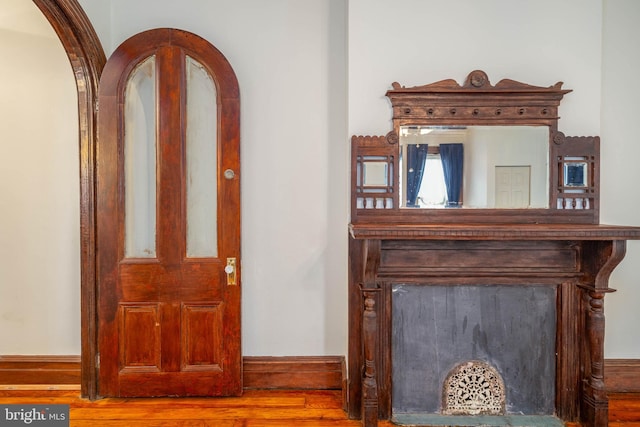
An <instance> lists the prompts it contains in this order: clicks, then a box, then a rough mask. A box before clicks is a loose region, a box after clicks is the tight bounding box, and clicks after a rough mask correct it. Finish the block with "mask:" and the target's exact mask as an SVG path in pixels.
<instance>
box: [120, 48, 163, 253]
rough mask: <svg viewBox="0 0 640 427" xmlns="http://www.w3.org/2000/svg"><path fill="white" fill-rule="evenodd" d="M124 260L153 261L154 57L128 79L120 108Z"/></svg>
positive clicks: (154, 227)
mask: <svg viewBox="0 0 640 427" xmlns="http://www.w3.org/2000/svg"><path fill="white" fill-rule="evenodd" d="M124 169H125V170H124V172H125V175H124V179H125V256H127V257H130V258H155V257H156V76H155V57H153V56H151V57H149V58H148V59H146V60H145V61H144V62H142V63H141V64H140V65H139V66H138V67H137V68H136V69H135V70H133V72H132V73H131V76H130V77H129V81H128V82H127V87H126V91H125V106H124Z"/></svg>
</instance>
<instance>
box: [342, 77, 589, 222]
mask: <svg viewBox="0 0 640 427" xmlns="http://www.w3.org/2000/svg"><path fill="white" fill-rule="evenodd" d="M562 84H563V83H562V82H558V83H556V84H555V85H553V86H549V87H540V86H532V85H529V84H525V83H521V82H517V81H515V80H510V79H504V80H501V81H500V82H498V83H497V84H496V85H495V86H493V85H492V84H491V83H490V82H489V78H488V77H487V74H486V73H485V72H484V71H482V70H474V71H472V72H471V73H470V74H469V75H468V76H467V78H466V80H465V82H464V84H463V85H459V84H458V83H457V82H456V81H455V80H453V79H447V80H442V81H439V82H436V83H431V84H427V85H423V86H415V87H410V88H407V87H403V86H401V85H400V84H399V83H393V84H392V89H390V90H388V91H387V93H386V96H387V97H388V98H389V100H390V101H391V106H392V111H393V116H392V122H393V129H392V130H391V131H390V132H389V133H388V134H387V135H386V136H353V137H352V138H351V143H352V152H351V167H352V170H351V182H352V184H351V219H352V223H354V224H355V223H367V222H369V223H371V222H373V223H407V224H429V223H507V224H509V223H511V224H513V223H515V224H523V223H533V224H536V223H543V224H551V223H564V224H566V223H576V224H597V223H598V222H599V200H600V197H599V176H600V170H599V164H600V139H599V137H597V136H595V137H567V136H565V135H564V134H563V133H562V132H560V131H559V130H558V119H559V116H558V108H559V105H560V101H561V100H562V98H563V97H564V95H565V94H567V93H569V92H571V90H568V89H562ZM461 125H465V126H473V125H476V126H493V125H498V126H501V125H502V126H514V125H526V126H547V127H548V128H549V173H548V176H549V183H548V185H549V191H548V194H549V204H548V206H549V207H548V208H527V209H501V208H498V209H497V208H469V209H464V208H462V209H459V208H457V209H447V208H445V209H428V208H418V209H416V208H401V207H400V203H399V202H400V199H399V197H400V194H399V192H400V191H399V190H400V189H399V185H398V178H399V177H398V176H395V175H397V173H396V174H395V175H392V174H389V179H388V182H386V183H385V184H386V185H380V186H375V187H372V186H364V185H363V181H362V175H363V169H364V164H366V163H367V162H371V161H375V162H380V161H385V162H388V163H389V167H388V170H391V171H399V170H400V169H399V145H400V144H399V135H400V128H401V127H402V126H461ZM576 162H581V163H585V164H586V174H585V175H586V177H587V179H588V181H587V182H585V185H584V186H582V187H579V188H577V187H576V186H575V185H565V178H564V170H565V164H575V163H576Z"/></svg>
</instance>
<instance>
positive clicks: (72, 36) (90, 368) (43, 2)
mask: <svg viewBox="0 0 640 427" xmlns="http://www.w3.org/2000/svg"><path fill="white" fill-rule="evenodd" d="M33 2H34V3H35V5H36V6H37V7H38V8H39V9H40V10H41V11H42V13H43V14H44V16H45V17H46V18H47V20H48V21H49V23H50V24H51V26H52V27H53V29H54V30H55V32H56V33H57V34H58V38H59V39H60V42H61V43H62V45H63V47H64V50H65V52H66V53H67V56H68V57H69V62H70V63H71V68H72V69H73V74H74V77H75V80H76V88H77V90H78V136H79V148H80V262H81V272H80V307H81V309H80V310H81V314H80V323H81V357H80V360H81V362H80V365H81V392H82V396H83V397H87V398H89V399H95V398H96V397H97V389H98V388H97V369H96V364H97V349H98V345H97V325H98V323H97V311H96V297H97V293H96V193H95V188H96V186H95V182H96V169H95V166H96V157H95V153H96V117H97V105H96V104H97V95H98V83H99V81H100V74H101V73H102V69H103V68H104V65H105V63H106V56H105V53H104V50H103V48H102V44H101V43H100V40H99V39H98V35H97V34H96V32H95V30H94V28H93V26H92V25H91V22H90V21H89V18H88V17H87V15H86V14H85V13H84V11H83V10H82V7H81V6H80V4H79V3H78V1H77V0H33Z"/></svg>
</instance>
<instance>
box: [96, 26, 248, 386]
mask: <svg viewBox="0 0 640 427" xmlns="http://www.w3.org/2000/svg"><path fill="white" fill-rule="evenodd" d="M151 57H153V58H154V61H153V68H152V70H153V73H152V77H151V78H150V79H151V81H152V84H155V89H153V90H154V91H155V92H154V93H155V95H154V97H152V99H154V100H155V101H154V102H155V105H154V106H152V107H151V109H152V110H153V112H152V114H154V118H153V120H152V121H151V123H153V124H154V125H155V129H154V130H153V131H152V132H151V134H152V136H151V139H155V153H156V154H155V165H152V166H151V167H152V168H155V172H154V173H155V175H153V177H154V178H153V179H152V180H153V181H154V183H151V185H155V210H154V209H151V212H152V213H151V214H150V215H154V216H153V217H152V218H155V224H156V227H155V239H154V240H155V250H150V251H148V252H147V253H145V254H144V256H145V257H144V258H140V257H139V256H140V255H139V252H136V255H137V256H138V257H133V256H131V255H127V251H125V246H126V243H125V237H126V235H127V233H130V232H131V233H133V231H131V230H130V229H128V228H127V227H130V225H129V223H128V222H127V221H126V220H125V219H126V218H125V217H126V214H127V213H126V212H127V209H128V208H127V205H126V200H127V199H126V197H125V195H126V192H127V191H132V192H133V191H134V190H133V189H131V190H128V189H129V188H132V187H129V186H128V185H127V182H128V181H127V175H126V174H125V169H126V167H127V166H126V163H125V155H127V154H125V153H129V151H127V150H125V145H126V144H130V143H131V142H129V141H130V140H129V141H127V140H126V135H125V133H126V132H127V130H128V129H127V126H130V127H133V125H131V124H130V122H127V121H125V120H124V119H125V114H126V112H127V109H126V108H125V105H126V102H127V99H126V96H128V95H127V93H128V92H127V81H128V80H129V78H130V77H131V76H132V75H134V73H135V70H136V67H137V66H138V65H140V64H142V63H144V61H146V60H147V59H148V58H151ZM187 58H190V59H189V61H192V60H195V61H196V62H197V63H198V64H199V65H200V66H202V68H203V69H204V70H205V71H206V74H207V75H208V76H210V78H211V80H212V81H213V84H214V85H215V91H214V92H215V96H216V100H215V105H216V114H215V115H212V116H211V117H206V118H205V120H215V121H216V122H217V126H216V130H217V135H214V136H213V138H212V139H213V141H212V142H211V143H212V144H216V149H215V153H216V157H215V159H213V160H212V166H211V167H213V168H216V174H215V176H216V179H215V181H213V182H211V183H210V184H209V183H208V184H207V185H211V186H212V187H213V188H215V189H216V196H215V197H216V206H217V212H216V215H215V218H211V221H210V224H209V225H210V226H212V227H216V230H217V231H216V234H215V235H216V236H217V239H218V241H217V250H216V251H214V252H215V254H217V255H216V256H210V257H197V258H196V257H189V256H187V228H188V226H189V224H188V223H187V218H188V217H189V216H188V213H187V209H197V205H188V204H187V191H188V181H189V180H191V179H192V177H191V175H190V174H189V164H188V159H187V154H186V153H187V150H188V144H189V137H188V129H187V123H189V121H188V120H187V118H188V117H189V115H190V114H194V112H193V111H190V110H189V109H188V108H187V97H188V96H189V92H188V85H187V71H186V70H187V65H186V63H187ZM212 92H213V91H212ZM131 93H132V94H133V92H131ZM131 96H133V95H131ZM239 108H240V105H239V92H238V84H237V80H236V78H235V75H234V73H233V70H232V68H231V66H230V65H229V63H228V62H227V60H226V59H225V58H224V56H223V55H222V54H221V53H220V52H219V51H218V50H217V49H216V48H215V47H214V46H212V45H211V44H210V43H208V42H207V41H206V40H204V39H202V38H200V37H198V36H196V35H194V34H191V33H188V32H185V31H181V30H175V29H167V28H164V29H155V30H149V31H146V32H143V33H140V34H137V35H135V36H133V37H131V38H130V39H128V40H127V41H125V42H124V43H123V44H122V45H121V46H120V47H119V48H118V49H117V50H116V51H115V52H114V53H113V55H112V56H111V58H110V59H109V60H108V61H107V65H106V66H105V69H104V72H103V75H102V78H101V81H100V91H99V112H98V145H97V176H98V180H97V183H98V185H97V194H98V197H97V205H98V218H97V225H98V227H97V251H98V268H97V270H98V292H99V296H98V316H99V332H98V345H99V357H100V363H99V394H100V395H102V396H167V395H171V396H222V395H238V394H240V393H241V391H242V380H241V372H242V369H241V351H240V286H239V285H240V283H241V282H240V272H239V271H236V283H237V284H236V285H233V286H230V285H228V284H227V276H226V274H225V272H224V268H225V266H226V265H227V259H229V258H235V259H236V266H239V265H240V182H239V177H240V156H239V127H240V126H239ZM144 112H145V113H147V111H144ZM201 113H202V112H201V111H198V114H201ZM134 125H135V124H134ZM136 143H137V141H136ZM151 158H152V159H153V156H151ZM147 160H148V159H147ZM135 167H138V166H137V165H134V168H135ZM227 170H231V171H233V174H232V176H230V175H229V174H227V176H225V171H227ZM207 182H208V181H207ZM138 196H139V194H135V197H138ZM142 196H143V197H144V196H145V194H142ZM151 204H152V205H153V203H151ZM152 240H153V239H152ZM149 244H151V245H153V242H151V243H149ZM236 268H237V267H236Z"/></svg>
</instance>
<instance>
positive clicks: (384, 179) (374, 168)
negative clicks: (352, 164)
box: [362, 162, 389, 187]
mask: <svg viewBox="0 0 640 427" xmlns="http://www.w3.org/2000/svg"><path fill="white" fill-rule="evenodd" d="M388 176H389V164H388V163H387V162H362V186H363V187H386V186H388V185H389V179H388Z"/></svg>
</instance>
